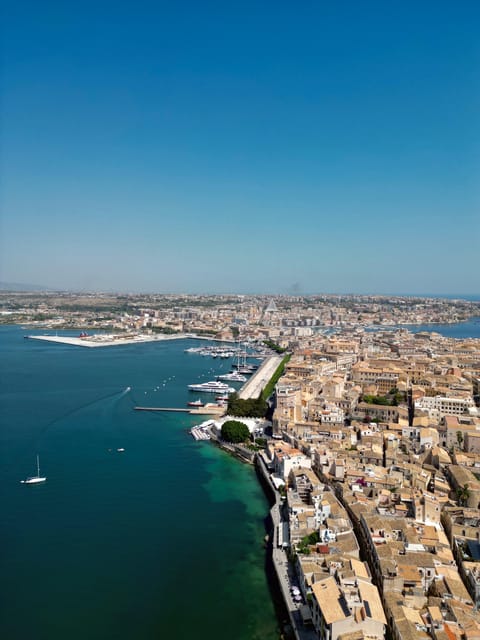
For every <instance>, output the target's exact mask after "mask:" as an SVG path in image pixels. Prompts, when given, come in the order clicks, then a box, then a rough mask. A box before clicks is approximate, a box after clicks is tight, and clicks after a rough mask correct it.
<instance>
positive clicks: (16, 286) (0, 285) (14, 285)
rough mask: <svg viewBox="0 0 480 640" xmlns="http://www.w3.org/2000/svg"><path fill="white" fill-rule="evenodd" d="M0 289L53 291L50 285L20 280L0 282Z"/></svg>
mask: <svg viewBox="0 0 480 640" xmlns="http://www.w3.org/2000/svg"><path fill="white" fill-rule="evenodd" d="M0 291H55V289H53V288H52V287H46V286H45V285H41V284H24V283H21V282H0Z"/></svg>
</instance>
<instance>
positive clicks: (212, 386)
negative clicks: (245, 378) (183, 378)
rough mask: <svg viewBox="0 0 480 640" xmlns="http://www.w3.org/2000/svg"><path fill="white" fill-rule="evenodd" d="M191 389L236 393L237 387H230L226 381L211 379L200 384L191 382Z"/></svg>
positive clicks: (204, 391)
mask: <svg viewBox="0 0 480 640" xmlns="http://www.w3.org/2000/svg"><path fill="white" fill-rule="evenodd" d="M188 388H189V390H190V391H202V392H203V393H234V391H235V389H233V387H229V386H228V384H225V383H224V382H219V381H218V380H211V381H210V382H201V383H200V384H189V385H188Z"/></svg>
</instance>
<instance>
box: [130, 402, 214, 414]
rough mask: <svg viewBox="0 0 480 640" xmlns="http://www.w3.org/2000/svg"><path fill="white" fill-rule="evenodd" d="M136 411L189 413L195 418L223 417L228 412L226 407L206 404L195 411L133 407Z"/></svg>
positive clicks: (173, 408) (175, 408) (174, 408)
mask: <svg viewBox="0 0 480 640" xmlns="http://www.w3.org/2000/svg"><path fill="white" fill-rule="evenodd" d="M133 408H134V410H135V411H170V412H173V413H189V414H190V415H194V416H211V415H223V414H224V413H225V411H226V407H225V406H221V405H217V404H212V405H209V404H206V405H205V406H204V407H196V408H194V409H183V408H178V407H133Z"/></svg>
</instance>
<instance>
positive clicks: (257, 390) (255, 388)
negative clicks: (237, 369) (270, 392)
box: [238, 355, 283, 400]
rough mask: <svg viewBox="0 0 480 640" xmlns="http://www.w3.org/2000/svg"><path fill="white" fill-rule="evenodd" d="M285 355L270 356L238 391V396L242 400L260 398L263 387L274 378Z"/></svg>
mask: <svg viewBox="0 0 480 640" xmlns="http://www.w3.org/2000/svg"><path fill="white" fill-rule="evenodd" d="M282 360H283V356H279V355H272V356H268V358H266V359H265V360H264V361H263V362H262V364H261V365H260V367H259V368H258V369H257V371H255V373H254V374H253V376H252V377H251V378H250V379H249V380H248V381H247V382H246V383H245V384H244V385H243V387H242V388H241V389H240V391H239V393H238V397H239V398H241V399H242V400H248V399H249V398H258V396H259V395H260V394H261V392H262V391H263V389H264V388H265V387H266V385H267V384H268V383H269V382H270V380H271V379H272V376H273V374H274V373H275V371H276V370H277V367H278V366H279V364H280V363H281V362H282Z"/></svg>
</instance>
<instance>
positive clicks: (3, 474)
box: [0, 327, 278, 640]
mask: <svg viewBox="0 0 480 640" xmlns="http://www.w3.org/2000/svg"><path fill="white" fill-rule="evenodd" d="M24 333H25V330H22V329H21V328H19V327H1V328H0V353H1V354H2V355H1V358H2V359H1V370H0V376H1V378H0V418H1V429H0V456H1V458H0V463H1V464H0V493H1V505H2V525H1V533H0V542H1V550H2V571H1V581H0V608H1V610H0V635H1V637H2V638H6V639H8V640H17V639H18V640H23V639H25V638H36V639H37V640H56V639H60V638H61V639H62V640H63V639H64V638H69V640H76V639H79V640H80V639H82V640H84V639H85V638H89V639H90V640H95V639H98V640H100V639H101V640H108V639H110V638H112V639H115V640H122V639H123V638H125V639H127V638H128V639H132V638H135V639H136V640H150V639H155V638H175V639H177V638H189V637H195V638H200V639H203V638H205V639H207V638H208V639H209V640H214V639H215V638H219V639H220V638H222V640H223V639H224V638H225V637H228V638H229V639H231V640H234V639H236V638H238V639H239V640H243V639H245V640H247V639H248V640H255V639H256V638H262V639H263V640H270V639H272V640H273V639H274V638H278V631H277V621H276V616H275V611H274V607H273V604H272V598H271V594H270V591H269V587H268V583H267V576H266V573H265V550H264V548H263V544H262V543H263V537H264V535H265V526H264V519H265V517H266V515H267V513H268V503H267V501H266V499H265V496H264V494H263V492H262V489H261V487H260V485H259V483H258V480H257V478H256V475H255V472H254V469H253V468H252V467H250V466H247V465H244V464H241V463H240V462H238V461H237V460H235V459H233V458H231V457H230V456H228V455H227V454H225V453H224V452H222V451H220V450H219V449H217V448H215V447H214V446H213V445H212V444H211V443H208V442H196V441H194V440H193V439H192V438H191V436H190V435H189V433H188V429H189V427H190V426H192V425H193V424H196V423H198V422H199V421H201V420H203V419H204V417H192V416H190V415H188V414H176V413H160V412H158V413H152V412H143V411H135V410H134V407H135V406H138V405H142V406H160V407H185V406H186V403H187V401H189V400H192V399H196V398H197V397H198V394H192V393H189V392H188V390H187V384H189V383H193V382H204V381H207V380H210V379H214V378H215V374H218V373H221V372H225V371H227V370H228V367H229V364H230V363H229V362H228V361H224V360H218V359H217V360H213V359H211V358H203V357H201V356H198V355H195V354H187V353H184V349H185V348H187V347H189V346H192V345H194V344H198V342H197V343H196V342H194V341H192V340H179V341H165V342H154V343H144V344H135V345H124V346H114V347H105V348H94V349H88V348H79V347H72V346H67V345H61V344H54V343H47V342H40V341H38V342H37V341H33V340H24V339H23V334H24ZM128 387H130V388H131V389H130V390H127V388H128ZM205 399H207V398H205ZM208 399H209V400H212V397H210V398H208ZM118 449H125V451H124V452H119V451H118ZM37 453H38V454H39V455H40V465H41V474H42V475H46V476H47V482H46V483H44V484H42V485H36V486H33V485H22V484H20V480H21V479H23V478H25V477H26V476H28V475H34V474H35V473H36V454H37Z"/></svg>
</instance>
